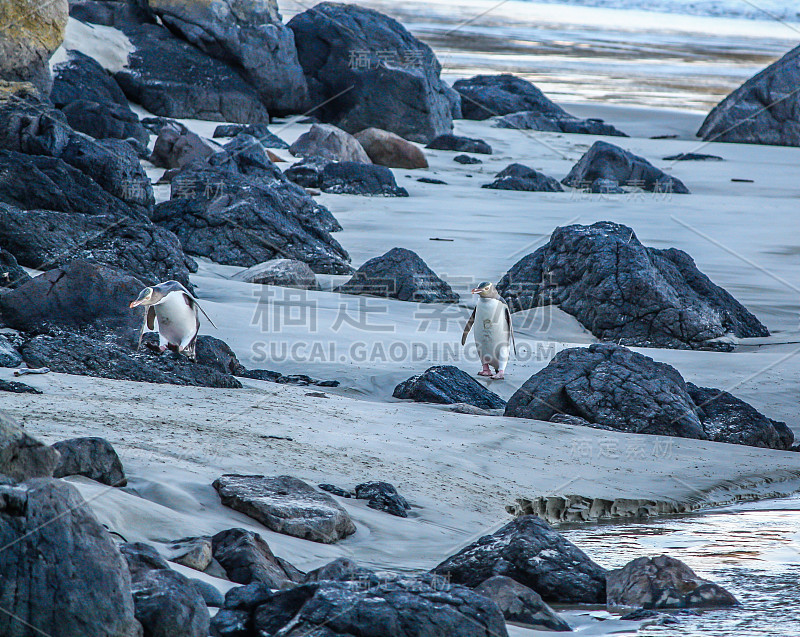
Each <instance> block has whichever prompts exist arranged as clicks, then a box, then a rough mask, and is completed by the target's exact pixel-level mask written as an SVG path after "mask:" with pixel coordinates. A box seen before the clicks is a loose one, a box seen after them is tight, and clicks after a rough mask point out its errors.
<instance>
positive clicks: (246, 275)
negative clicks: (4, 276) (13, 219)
mask: <svg viewBox="0 0 800 637" xmlns="http://www.w3.org/2000/svg"><path fill="white" fill-rule="evenodd" d="M0 240H2V237H0ZM233 278H234V279H235V280H237V281H246V282H247V283H260V284H262V285H278V286H281V287H286V288H298V289H300V290H319V283H317V277H316V276H315V275H314V271H313V270H312V269H311V268H310V267H309V266H308V264H307V263H303V262H302V261H297V260H295V259H273V260H271V261H265V262H264V263H259V264H258V265H254V266H253V267H251V268H247V270H244V271H242V272H237V273H236V274H235V275H234V276H233Z"/></svg>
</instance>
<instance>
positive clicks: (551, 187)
mask: <svg viewBox="0 0 800 637" xmlns="http://www.w3.org/2000/svg"><path fill="white" fill-rule="evenodd" d="M482 188H491V189H493V190H526V191H530V192H562V191H563V190H564V189H563V188H562V187H561V184H560V183H558V181H557V180H556V179H553V178H552V177H548V176H547V175H545V174H543V173H540V172H538V171H536V170H534V169H533V168H528V167H527V166H523V165H522V164H510V165H509V166H506V167H505V168H504V169H503V170H501V171H500V172H499V173H497V174H496V175H495V176H494V181H493V182H492V183H490V184H484V185H483V186H482Z"/></svg>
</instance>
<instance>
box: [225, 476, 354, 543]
mask: <svg viewBox="0 0 800 637" xmlns="http://www.w3.org/2000/svg"><path fill="white" fill-rule="evenodd" d="M214 488H215V489H216V490H217V493H219V496H220V499H221V500H222V503H223V504H224V505H226V506H229V507H231V508H232V509H234V510H236V511H240V512H242V513H244V514H246V515H249V516H250V517H252V518H253V519H255V520H258V521H259V522H261V523H262V524H263V525H264V526H266V527H267V528H269V529H271V530H273V531H275V532H277V533H284V534H286V535H293V536H295V537H300V538H303V539H306V540H312V541H314V542H323V543H326V544H331V543H333V542H336V541H337V540H340V539H342V538H345V537H347V536H348V535H352V534H353V533H355V530H356V527H355V524H353V521H352V520H351V519H350V516H349V515H348V513H347V511H345V510H344V509H343V508H342V507H341V506H339V504H337V503H336V501H335V500H334V499H333V498H332V497H331V496H329V495H327V494H326V493H322V492H320V491H317V490H316V489H314V488H313V487H311V486H309V485H308V484H306V483H305V482H303V481H302V480H299V479H297V478H293V477H291V476H273V477H265V476H243V475H224V476H222V477H220V478H217V479H216V480H215V481H214Z"/></svg>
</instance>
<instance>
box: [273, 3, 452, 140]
mask: <svg viewBox="0 0 800 637" xmlns="http://www.w3.org/2000/svg"><path fill="white" fill-rule="evenodd" d="M289 28H291V29H292V30H293V31H294V36H295V43H296V44H297V52H298V56H299V59H300V65H301V66H302V67H303V71H304V72H305V75H306V79H307V80H308V86H309V93H310V97H311V102H312V103H313V104H319V105H320V107H319V108H318V109H317V110H316V111H315V112H314V115H315V116H316V117H319V118H320V119H321V120H322V121H324V122H329V123H331V124H335V125H336V126H338V127H339V128H342V129H344V130H346V131H347V132H349V133H357V132H358V131H361V130H363V129H365V128H369V127H375V128H380V129H383V130H387V131H390V132H392V133H396V134H397V135H400V136H401V137H403V138H405V139H410V140H411V141H415V142H423V143H427V142H429V141H430V140H432V139H433V138H434V137H436V136H437V135H441V134H443V133H447V132H450V130H451V129H452V122H453V117H457V116H459V115H460V108H459V103H458V96H457V95H456V93H455V92H454V91H453V90H452V89H451V88H450V87H448V86H447V85H446V84H445V83H444V82H442V80H441V79H440V78H439V73H440V71H441V65H440V64H439V62H438V60H437V59H436V56H435V55H434V53H433V51H432V50H431V48H430V47H429V46H428V45H426V44H424V43H422V42H420V41H419V40H417V39H416V38H415V37H414V36H412V35H411V34H410V33H409V32H408V31H407V30H406V29H405V28H404V27H403V26H402V25H401V24H400V23H399V22H397V21H396V20H393V19H392V18H390V17H388V16H386V15H383V14H382V13H379V12H377V11H374V10H373V9H368V8H366V7H361V6H357V5H349V4H338V3H333V2H322V3H320V4H318V5H316V6H315V7H313V8H311V9H308V10H307V11H304V12H303V13H300V14H298V15H296V16H295V17H294V18H292V20H291V21H290V22H289Z"/></svg>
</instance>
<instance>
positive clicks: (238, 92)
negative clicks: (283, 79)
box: [114, 24, 269, 124]
mask: <svg viewBox="0 0 800 637" xmlns="http://www.w3.org/2000/svg"><path fill="white" fill-rule="evenodd" d="M123 30H124V32H125V35H127V36H128V38H129V39H130V40H131V42H132V43H133V45H134V47H135V50H134V51H133V52H131V53H130V54H129V55H128V65H127V67H126V68H124V69H122V70H121V71H118V72H117V73H115V75H114V77H115V79H116V80H117V82H118V83H119V85H120V87H121V88H122V90H123V91H124V92H125V95H126V96H127V97H128V99H130V100H131V101H133V102H136V103H138V104H141V105H142V106H144V107H145V108H146V109H147V110H148V111H150V112H151V113H154V114H156V115H160V116H163V117H172V118H191V119H204V120H211V121H223V122H241V123H247V124H256V123H268V122H269V114H268V113H267V109H266V108H265V107H264V105H263V103H262V102H261V99H260V98H259V96H258V94H257V93H256V91H255V90H253V88H251V87H250V86H249V85H248V84H247V83H246V82H245V81H244V80H243V79H242V78H241V76H240V75H239V74H238V73H237V72H236V70H235V69H234V68H233V67H231V66H230V65H229V64H227V63H225V62H223V61H221V60H217V59H214V58H212V57H209V56H207V55H204V54H203V53H202V52H200V51H198V50H197V49H196V48H195V47H194V46H192V45H191V44H189V43H187V42H183V41H181V40H179V39H178V38H176V37H175V36H173V35H172V34H171V33H170V32H169V31H168V30H167V29H165V28H164V27H161V26H158V25H155V24H141V25H126V26H124V27H123ZM187 69H191V72H187Z"/></svg>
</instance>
